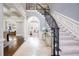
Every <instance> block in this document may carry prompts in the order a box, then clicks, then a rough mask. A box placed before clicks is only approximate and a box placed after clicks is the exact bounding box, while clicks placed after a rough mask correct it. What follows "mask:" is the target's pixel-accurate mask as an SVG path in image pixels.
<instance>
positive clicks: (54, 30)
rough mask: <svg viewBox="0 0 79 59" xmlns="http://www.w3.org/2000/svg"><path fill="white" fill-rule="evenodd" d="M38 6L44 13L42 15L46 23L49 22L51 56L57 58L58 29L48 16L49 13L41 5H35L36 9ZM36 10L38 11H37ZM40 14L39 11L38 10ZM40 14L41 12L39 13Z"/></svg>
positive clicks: (53, 20)
mask: <svg viewBox="0 0 79 59" xmlns="http://www.w3.org/2000/svg"><path fill="white" fill-rule="evenodd" d="M37 6H39V7H41V9H42V10H43V11H44V12H45V13H46V14H43V15H44V16H45V19H46V21H47V22H48V21H51V22H50V23H48V24H49V26H50V28H51V34H52V38H53V39H52V40H51V45H52V46H51V49H52V50H51V56H59V51H60V49H59V27H58V25H57V23H56V21H55V19H54V18H53V16H52V15H51V14H50V12H48V11H46V9H45V8H44V7H43V6H42V5H41V4H36V7H37ZM37 10H38V9H37ZM38 11H39V12H40V10H38ZM40 13H41V12H40ZM46 15H49V16H50V19H47V18H46Z"/></svg>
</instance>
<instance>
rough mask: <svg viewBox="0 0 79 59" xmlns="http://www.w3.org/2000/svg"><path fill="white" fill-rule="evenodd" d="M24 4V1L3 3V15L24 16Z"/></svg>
mask: <svg viewBox="0 0 79 59" xmlns="http://www.w3.org/2000/svg"><path fill="white" fill-rule="evenodd" d="M25 6H26V4H24V3H5V4H4V5H3V14H4V17H11V16H15V17H24V16H25V15H24V14H25Z"/></svg>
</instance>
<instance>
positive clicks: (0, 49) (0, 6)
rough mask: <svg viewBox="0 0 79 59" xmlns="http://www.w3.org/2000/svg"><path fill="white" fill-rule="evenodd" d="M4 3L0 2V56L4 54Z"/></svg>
mask: <svg viewBox="0 0 79 59" xmlns="http://www.w3.org/2000/svg"><path fill="white" fill-rule="evenodd" d="M2 9H3V4H0V56H1V55H3V19H2V18H3V12H2V11H3V10H2Z"/></svg>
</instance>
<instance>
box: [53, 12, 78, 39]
mask: <svg viewBox="0 0 79 59" xmlns="http://www.w3.org/2000/svg"><path fill="white" fill-rule="evenodd" d="M52 15H53V17H54V19H55V20H56V22H60V23H61V24H62V25H64V26H65V27H66V28H67V29H68V30H69V31H70V32H72V33H73V34H74V35H76V36H77V37H78V38H79V22H78V21H76V20H75V19H72V18H70V17H68V16H65V15H63V14H61V13H59V12H57V11H54V12H53V14H52Z"/></svg>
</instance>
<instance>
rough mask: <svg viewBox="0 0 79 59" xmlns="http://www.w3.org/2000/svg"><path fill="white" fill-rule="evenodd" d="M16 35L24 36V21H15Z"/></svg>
mask: <svg viewBox="0 0 79 59" xmlns="http://www.w3.org/2000/svg"><path fill="white" fill-rule="evenodd" d="M16 35H17V36H22V37H24V21H23V20H22V21H17V22H16Z"/></svg>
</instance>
